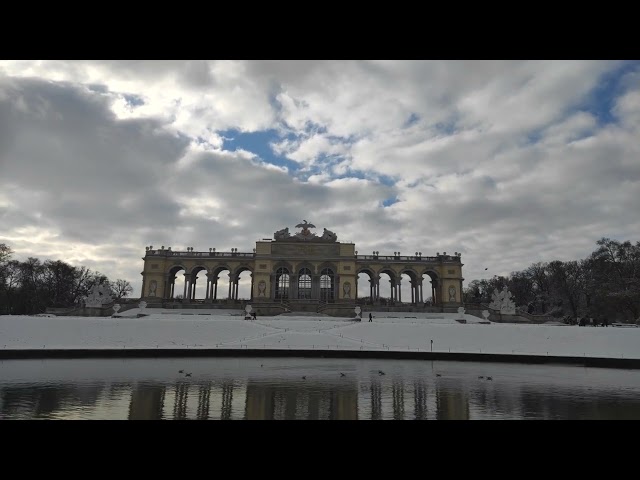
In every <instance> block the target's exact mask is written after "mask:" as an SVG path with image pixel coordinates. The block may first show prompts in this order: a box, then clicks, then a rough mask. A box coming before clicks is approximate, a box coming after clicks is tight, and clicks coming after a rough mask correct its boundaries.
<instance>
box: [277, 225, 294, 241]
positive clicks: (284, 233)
mask: <svg viewBox="0 0 640 480" xmlns="http://www.w3.org/2000/svg"><path fill="white" fill-rule="evenodd" d="M289 237H291V234H290V233H289V227H287V228H283V229H282V230H278V231H277V232H275V233H274V234H273V238H274V239H275V240H286V239H288V238H289Z"/></svg>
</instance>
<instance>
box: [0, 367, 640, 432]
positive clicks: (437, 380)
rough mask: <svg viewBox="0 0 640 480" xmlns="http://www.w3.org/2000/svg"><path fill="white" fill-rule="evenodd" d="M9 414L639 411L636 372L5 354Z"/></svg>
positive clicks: (610, 415)
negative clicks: (20, 357) (48, 357)
mask: <svg viewBox="0 0 640 480" xmlns="http://www.w3.org/2000/svg"><path fill="white" fill-rule="evenodd" d="M181 370H182V372H180V371H181ZM188 374H189V375H188ZM11 419H99V420H107V419H121V420H126V419H129V420H139V419H140V420H141V419H148V420H160V419H166V420H173V419H179V420H183V419H194V420H220V419H222V420H262V419H287V420H298V419H300V420H303V419H314V420H315V419H336V420H339V419H344V420H356V419H358V420H379V419H383V420H411V419H421V420H468V419H471V420H482V419H553V420H567V419H586V420H596V419H640V375H639V374H638V371H637V370H618V369H609V368H586V367H582V366H567V365H523V364H502V363H467V362H451V361H424V360H371V359H367V360H362V359H322V358H321V359H304V358H239V359H234V358H206V359H205V358H203V359H198V358H184V359H175V358H167V359H86V360H84V359H80V360H78V359H74V360H4V361H0V420H11Z"/></svg>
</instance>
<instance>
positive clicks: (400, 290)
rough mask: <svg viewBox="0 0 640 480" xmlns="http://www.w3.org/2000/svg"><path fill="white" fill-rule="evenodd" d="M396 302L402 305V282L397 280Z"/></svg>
mask: <svg viewBox="0 0 640 480" xmlns="http://www.w3.org/2000/svg"><path fill="white" fill-rule="evenodd" d="M398 302H400V303H402V280H398Z"/></svg>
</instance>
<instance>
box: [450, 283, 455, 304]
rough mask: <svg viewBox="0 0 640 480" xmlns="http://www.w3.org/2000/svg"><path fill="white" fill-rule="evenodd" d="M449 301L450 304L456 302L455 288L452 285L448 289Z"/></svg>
mask: <svg viewBox="0 0 640 480" xmlns="http://www.w3.org/2000/svg"><path fill="white" fill-rule="evenodd" d="M449 301H450V302H455V301H456V287H454V286H453V285H451V286H450V287H449Z"/></svg>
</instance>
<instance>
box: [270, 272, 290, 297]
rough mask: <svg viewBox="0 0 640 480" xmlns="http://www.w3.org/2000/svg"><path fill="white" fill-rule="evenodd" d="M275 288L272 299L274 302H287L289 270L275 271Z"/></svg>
mask: <svg viewBox="0 0 640 480" xmlns="http://www.w3.org/2000/svg"><path fill="white" fill-rule="evenodd" d="M275 280H276V288H275V293H274V298H275V299H276V300H288V299H289V270H288V269H286V268H285V267H280V268H278V270H276V279H275Z"/></svg>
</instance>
